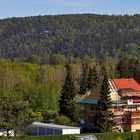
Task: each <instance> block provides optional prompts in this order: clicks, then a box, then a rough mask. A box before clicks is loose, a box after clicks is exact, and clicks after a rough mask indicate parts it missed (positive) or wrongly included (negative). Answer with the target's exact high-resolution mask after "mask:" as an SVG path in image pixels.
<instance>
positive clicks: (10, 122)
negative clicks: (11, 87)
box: [0, 92, 29, 136]
mask: <svg viewBox="0 0 140 140" xmlns="http://www.w3.org/2000/svg"><path fill="white" fill-rule="evenodd" d="M28 118H29V104H28V102H27V101H23V100H22V97H21V96H20V95H18V94H16V93H11V92H2V93H0V127H1V129H2V130H3V131H4V132H5V133H6V135H7V136H10V130H13V131H14V134H15V135H16V134H17V133H19V132H20V130H21V128H22V127H23V126H24V123H25V122H27V121H28Z"/></svg>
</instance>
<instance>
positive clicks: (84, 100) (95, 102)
mask: <svg viewBox="0 0 140 140" xmlns="http://www.w3.org/2000/svg"><path fill="white" fill-rule="evenodd" d="M97 102H98V101H97V100H96V99H82V100H79V101H78V103H80V104H91V105H97Z"/></svg>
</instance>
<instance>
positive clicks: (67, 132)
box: [62, 128, 80, 135]
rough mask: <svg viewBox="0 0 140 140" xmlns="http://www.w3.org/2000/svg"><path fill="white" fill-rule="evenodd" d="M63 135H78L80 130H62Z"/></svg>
mask: <svg viewBox="0 0 140 140" xmlns="http://www.w3.org/2000/svg"><path fill="white" fill-rule="evenodd" d="M64 134H80V128H77V129H63V130H62V135H64Z"/></svg>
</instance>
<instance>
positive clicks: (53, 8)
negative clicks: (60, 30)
mask: <svg viewBox="0 0 140 140" xmlns="http://www.w3.org/2000/svg"><path fill="white" fill-rule="evenodd" d="M81 13H93V14H109V15H124V14H129V15H133V14H140V0H0V19H4V18H9V17H25V16H37V15H60V14H81Z"/></svg>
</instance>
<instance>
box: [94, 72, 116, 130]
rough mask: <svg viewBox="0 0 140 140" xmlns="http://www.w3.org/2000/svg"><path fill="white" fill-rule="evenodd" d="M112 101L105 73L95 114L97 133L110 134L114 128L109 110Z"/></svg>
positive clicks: (112, 117) (112, 116)
mask: <svg viewBox="0 0 140 140" xmlns="http://www.w3.org/2000/svg"><path fill="white" fill-rule="evenodd" d="M111 106H112V101H111V98H110V90H109V83H108V76H107V74H106V72H105V74H104V78H103V82H102V85H101V93H100V98H99V100H98V109H97V112H96V122H95V126H96V128H97V131H98V132H111V131H112V128H113V127H114V125H115V123H114V115H113V113H112V111H111V110H110V108H111Z"/></svg>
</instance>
